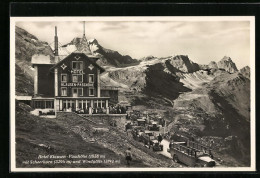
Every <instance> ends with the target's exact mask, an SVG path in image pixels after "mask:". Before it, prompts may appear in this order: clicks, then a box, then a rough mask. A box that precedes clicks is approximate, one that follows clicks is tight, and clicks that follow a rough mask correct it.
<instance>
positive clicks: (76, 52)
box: [50, 51, 105, 73]
mask: <svg viewBox="0 0 260 178" xmlns="http://www.w3.org/2000/svg"><path fill="white" fill-rule="evenodd" d="M74 55H75V56H76V55H81V56H83V57H84V58H85V59H89V61H90V62H91V63H92V64H93V65H94V66H96V67H97V68H99V69H100V73H102V72H105V69H104V68H102V67H100V66H99V65H98V64H97V63H96V61H97V59H98V57H95V56H92V55H86V54H85V53H82V52H78V51H75V52H73V53H71V54H70V55H68V56H67V57H65V58H64V59H62V60H60V61H59V62H58V63H56V64H55V65H54V66H53V67H51V68H50V70H51V71H52V70H53V69H55V68H56V67H57V66H59V65H60V64H61V63H62V62H64V61H65V60H66V59H67V58H69V57H71V56H74Z"/></svg>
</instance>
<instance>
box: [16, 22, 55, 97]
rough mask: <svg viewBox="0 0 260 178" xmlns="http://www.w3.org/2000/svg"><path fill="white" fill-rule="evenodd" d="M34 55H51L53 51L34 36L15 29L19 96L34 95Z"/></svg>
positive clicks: (20, 29) (17, 89) (17, 28)
mask: <svg viewBox="0 0 260 178" xmlns="http://www.w3.org/2000/svg"><path fill="white" fill-rule="evenodd" d="M34 54H44V55H50V56H51V58H53V51H52V49H51V47H50V46H49V45H48V43H46V42H43V41H40V40H39V39H38V38H37V37H35V36H34V35H32V34H30V33H28V32H27V31H25V30H23V29H22V28H19V27H17V26H16V27H15V63H16V67H15V72H16V78H15V80H16V86H15V88H16V91H17V92H18V93H17V94H19V95H31V94H32V93H33V73H34V70H33V68H32V67H31V58H32V56H33V55H34Z"/></svg>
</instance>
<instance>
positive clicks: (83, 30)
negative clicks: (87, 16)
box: [83, 21, 85, 36]
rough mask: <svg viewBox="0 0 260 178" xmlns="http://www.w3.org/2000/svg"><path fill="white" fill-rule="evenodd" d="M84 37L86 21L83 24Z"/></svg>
mask: <svg viewBox="0 0 260 178" xmlns="http://www.w3.org/2000/svg"><path fill="white" fill-rule="evenodd" d="M83 36H85V21H84V22H83Z"/></svg>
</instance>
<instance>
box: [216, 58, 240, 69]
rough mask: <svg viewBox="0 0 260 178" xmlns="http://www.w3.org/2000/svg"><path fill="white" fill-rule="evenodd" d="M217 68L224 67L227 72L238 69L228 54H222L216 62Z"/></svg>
mask: <svg viewBox="0 0 260 178" xmlns="http://www.w3.org/2000/svg"><path fill="white" fill-rule="evenodd" d="M217 65H218V68H221V69H225V70H226V71H227V72H229V73H235V72H237V71H238V69H237V66H236V64H235V63H234V62H233V61H232V59H231V58H230V57H228V56H224V57H223V58H222V59H221V60H220V61H219V62H218V63H217Z"/></svg>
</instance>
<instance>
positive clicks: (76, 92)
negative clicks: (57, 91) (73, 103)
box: [72, 88, 83, 97]
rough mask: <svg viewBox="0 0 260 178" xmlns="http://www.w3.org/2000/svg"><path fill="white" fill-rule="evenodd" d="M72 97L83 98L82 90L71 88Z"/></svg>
mask: <svg viewBox="0 0 260 178" xmlns="http://www.w3.org/2000/svg"><path fill="white" fill-rule="evenodd" d="M72 91H73V97H78V96H83V88H73V90H72Z"/></svg>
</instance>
